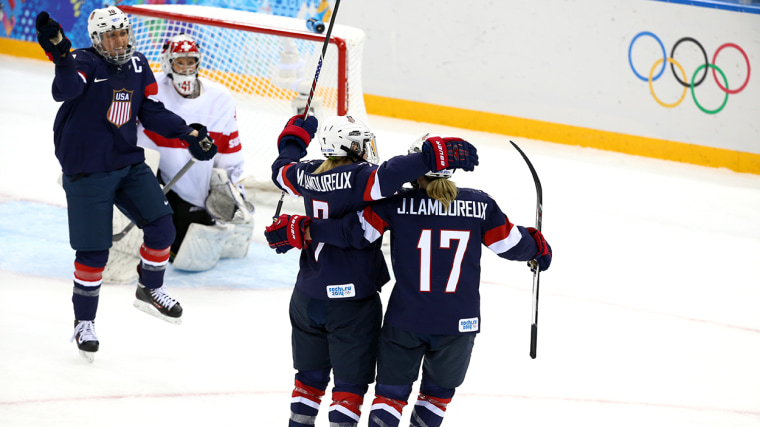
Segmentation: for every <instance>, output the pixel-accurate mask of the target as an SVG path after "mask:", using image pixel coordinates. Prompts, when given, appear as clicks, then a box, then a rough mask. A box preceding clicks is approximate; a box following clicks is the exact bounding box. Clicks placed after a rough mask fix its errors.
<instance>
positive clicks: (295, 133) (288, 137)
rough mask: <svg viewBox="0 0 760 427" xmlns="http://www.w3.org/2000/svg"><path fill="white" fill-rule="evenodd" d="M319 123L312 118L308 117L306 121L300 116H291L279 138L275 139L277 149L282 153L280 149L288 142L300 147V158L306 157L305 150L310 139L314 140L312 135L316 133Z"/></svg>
mask: <svg viewBox="0 0 760 427" xmlns="http://www.w3.org/2000/svg"><path fill="white" fill-rule="evenodd" d="M318 126H319V122H318V121H317V118H316V117H314V116H309V117H307V118H306V120H304V119H303V116H302V115H298V116H293V117H291V118H290V120H288V124H286V125H285V129H283V131H282V133H280V137H279V138H277V149H278V151H282V148H283V147H284V146H285V144H287V143H288V142H289V141H292V142H295V143H296V144H298V146H299V147H301V157H304V156H305V155H306V148H307V147H308V146H309V143H310V142H311V139H312V138H314V134H315V133H317V127H318Z"/></svg>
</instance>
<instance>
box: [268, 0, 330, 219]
mask: <svg viewBox="0 0 760 427" xmlns="http://www.w3.org/2000/svg"><path fill="white" fill-rule="evenodd" d="M338 6H340V0H335V7H334V8H333V11H332V15H331V16H330V25H329V26H328V27H327V34H325V42H324V43H323V44H322V54H321V55H320V56H319V62H318V63H317V71H316V73H314V81H313V82H312V83H311V90H309V97H308V98H307V99H306V108H304V110H303V119H304V120H306V118H307V117H309V107H310V106H311V100H312V99H313V98H314V91H315V90H316V89H317V80H319V72H320V71H321V70H322V61H323V60H324V59H325V54H326V53H327V46H329V45H330V34H332V29H333V25H334V24H335V17H336V16H337V15H338ZM284 199H285V192H284V191H283V192H282V194H280V201H279V202H277V209H276V210H275V212H274V216H273V217H272V220H273V221H277V217H278V216H280V210H281V209H282V202H283V200H284Z"/></svg>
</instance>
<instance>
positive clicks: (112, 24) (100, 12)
mask: <svg viewBox="0 0 760 427" xmlns="http://www.w3.org/2000/svg"><path fill="white" fill-rule="evenodd" d="M115 30H127V32H128V33H129V42H128V43H127V46H126V48H125V49H124V51H122V52H109V51H107V50H105V49H104V48H103V44H102V42H103V35H104V34H105V33H108V32H110V31H115ZM87 32H88V33H89V34H90V40H91V41H92V47H94V48H95V50H96V51H97V52H98V53H99V54H100V56H102V57H103V59H105V60H106V61H108V62H111V63H113V64H116V65H122V64H125V63H126V62H127V61H129V59H130V58H131V57H132V54H134V53H135V47H136V45H137V43H135V33H134V31H132V24H131V23H130V22H129V17H128V16H127V15H126V14H125V13H124V12H122V11H121V10H120V9H119V8H118V7H116V6H108V7H104V8H103V9H95V10H93V11H92V13H90V17H89V18H88V19H87Z"/></svg>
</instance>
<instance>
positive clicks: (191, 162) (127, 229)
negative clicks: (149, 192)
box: [113, 157, 196, 242]
mask: <svg viewBox="0 0 760 427" xmlns="http://www.w3.org/2000/svg"><path fill="white" fill-rule="evenodd" d="M195 162H196V159H195V157H191V158H190V160H188V161H187V163H185V166H182V169H180V170H179V172H177V174H176V175H174V177H173V178H172V179H171V180H169V182H167V183H166V185H164V188H163V192H164V194H166V193H168V192H169V190H171V189H172V187H174V184H176V183H177V181H179V179H180V178H182V176H183V175H184V174H185V172H187V171H188V170H190V168H191V167H192V166H193V165H194V164H195ZM134 226H135V223H134V222H130V223H129V224H127V226H126V227H124V229H123V230H121V231H120V232H118V233H116V234H114V235H113V241H114V242H118V241H119V240H121V239H123V238H124V236H126V235H127V234H128V233H129V232H130V231H132V228H133V227H134Z"/></svg>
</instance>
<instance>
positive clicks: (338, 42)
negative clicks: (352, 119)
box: [119, 5, 349, 116]
mask: <svg viewBox="0 0 760 427" xmlns="http://www.w3.org/2000/svg"><path fill="white" fill-rule="evenodd" d="M119 9H120V10H121V11H122V12H124V13H127V14H130V15H138V16H147V17H151V18H160V19H165V20H176V21H184V22H190V23H193V24H202V25H208V26H214V27H221V28H227V29H232V30H241V31H248V32H253V33H260V34H268V35H273V36H280V37H288V38H295V39H305V40H309V41H314V42H322V43H323V42H324V40H325V36H323V35H321V34H315V33H311V32H308V31H295V30H288V29H283V28H272V27H266V26H258V25H253V24H247V23H243V22H236V21H230V20H225V19H219V18H206V17H202V16H194V15H187V14H184V13H178V12H166V11H163V10H156V9H152V8H146V7H139V6H126V5H124V6H119ZM329 43H330V44H333V45H335V47H336V49H337V52H338V70H337V71H338V75H337V78H338V85H337V94H336V95H337V105H336V108H337V113H338V115H339V116H344V115H346V113H347V112H348V108H349V104H348V90H349V88H348V60H347V56H348V47H347V43H346V41H345V40H344V39H343V38H341V37H337V36H334V35H331V36H330V41H329Z"/></svg>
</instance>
